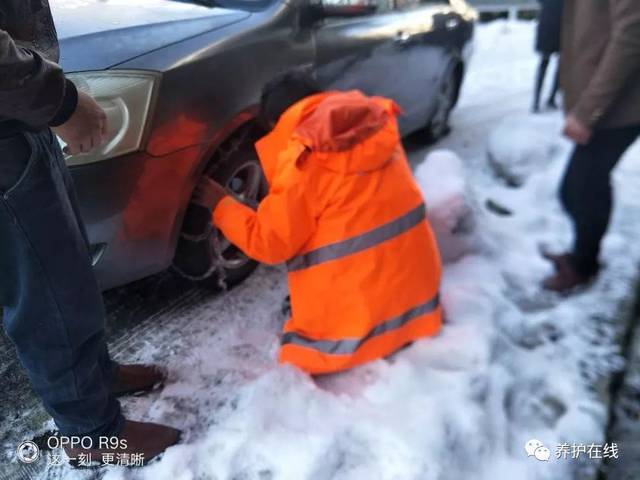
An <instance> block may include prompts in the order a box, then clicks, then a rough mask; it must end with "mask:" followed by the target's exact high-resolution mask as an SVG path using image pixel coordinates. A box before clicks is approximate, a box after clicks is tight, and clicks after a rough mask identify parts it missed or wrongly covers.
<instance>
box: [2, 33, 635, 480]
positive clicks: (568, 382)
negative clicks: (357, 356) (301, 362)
mask: <svg viewBox="0 0 640 480" xmlns="http://www.w3.org/2000/svg"><path fill="white" fill-rule="evenodd" d="M532 35H533V28H532V25H530V24H512V25H508V24H504V23H496V24H492V25H489V26H485V27H482V29H481V31H480V35H479V39H478V45H477V51H476V54H475V57H474V61H473V64H472V67H471V70H470V71H469V75H468V76H467V80H466V84H465V89H464V93H463V97H462V99H461V103H460V105H459V108H458V109H457V111H456V112H455V114H454V116H453V121H452V123H453V126H454V132H453V133H452V134H451V135H450V136H449V137H448V138H446V139H445V140H443V141H442V142H440V144H439V145H437V146H436V148H438V149H440V148H445V149H449V150H452V151H454V152H455V153H456V154H457V155H458V156H459V157H460V158H462V159H463V161H464V162H463V163H464V175H465V176H466V178H467V184H466V187H465V189H462V190H460V191H457V190H456V189H455V188H453V190H452V195H453V197H451V198H453V199H454V200H456V199H462V200H461V201H462V202H463V205H462V206H463V207H468V208H469V211H468V216H469V217H470V218H471V222H470V226H469V231H468V232H467V237H468V238H466V239H464V242H462V243H463V246H464V247H465V248H468V251H466V252H464V253H465V254H466V255H465V256H464V258H462V259H460V260H458V261H457V262H456V263H452V264H449V265H448V266H447V268H446V272H445V279H444V285H443V302H444V305H445V308H446V309H447V316H448V319H449V323H448V324H447V326H446V328H445V330H444V332H443V334H442V335H441V336H440V337H438V338H437V339H434V340H427V341H424V342H418V343H417V344H416V345H414V346H413V347H411V348H409V349H407V350H406V351H403V352H401V353H400V354H398V355H397V356H396V357H395V358H393V359H391V360H389V361H380V362H376V363H375V364H373V365H371V366H367V367H365V368H361V369H357V370H355V371H353V372H350V373H347V374H345V375H341V376H337V377H334V378H331V379H327V380H324V381H323V382H322V383H320V385H316V384H314V383H312V382H311V381H309V380H308V379H307V378H306V377H305V376H303V375H301V374H300V373H298V372H296V371H294V370H293V369H291V368H287V367H277V366H276V365H275V364H274V361H273V359H274V353H275V350H276V348H277V336H276V334H277V332H278V330H279V327H280V325H281V323H282V321H283V320H284V319H283V317H282V315H281V313H280V306H281V302H282V300H283V298H284V297H285V295H286V285H285V283H284V272H283V271H282V270H281V269H279V268H274V267H262V268H260V269H259V270H258V272H257V273H256V274H255V275H253V276H252V277H251V278H250V279H249V280H248V281H247V282H245V283H244V284H243V285H241V286H239V287H238V288H236V289H234V290H233V291H231V292H229V293H227V294H226V295H211V294H209V293H208V292H206V291H201V290H197V289H193V288H191V287H185V286H184V285H180V284H176V282H175V281H173V280H172V279H171V278H170V277H169V276H168V275H159V276H157V277H154V278H152V279H148V280H145V281H143V282H140V283H138V284H136V285H132V286H129V287H127V288H123V289H119V290H116V291H112V292H109V293H108V294H107V295H106V304H107V310H108V317H109V320H108V323H109V330H110V338H111V348H112V352H113V353H114V355H115V357H116V358H117V359H118V360H120V361H127V362H130V361H145V362H146V361H153V362H158V363H161V364H163V365H166V366H168V367H169V371H170V381H169V382H168V384H167V385H166V388H165V389H164V390H162V391H161V392H154V393H153V394H151V395H149V396H147V397H139V398H132V399H127V400H125V401H124V404H123V405H124V409H125V413H126V414H127V415H128V416H130V417H131V418H135V419H145V420H153V421H162V422H166V423H168V424H171V425H174V426H176V427H179V428H181V429H183V431H184V432H185V435H184V444H183V445H181V446H178V447H175V448H173V449H171V450H170V451H169V452H168V453H167V454H166V455H165V457H164V458H163V460H162V461H161V462H159V463H156V464H155V465H153V466H151V467H149V468H147V469H144V470H143V471H139V472H131V471H126V470H122V469H109V470H108V471H105V470H102V471H101V472H99V473H96V472H72V471H71V470H69V469H68V468H66V467H58V466H48V467H47V466H46V465H45V464H44V463H39V464H38V466H37V467H33V468H31V470H27V469H25V468H24V467H22V469H21V470H20V468H21V467H20V466H19V465H17V464H16V463H15V461H13V460H9V459H12V457H13V450H14V448H15V446H16V444H17V443H18V442H19V441H21V440H22V439H24V438H28V437H29V436H32V435H33V432H42V430H43V425H42V422H43V421H44V420H46V415H45V414H44V413H43V412H42V410H41V408H40V407H39V405H38V402H37V400H35V399H34V397H33V396H32V395H31V393H30V392H29V391H28V388H27V387H26V386H25V383H24V378H23V376H22V375H21V374H20V373H19V367H18V366H17V365H16V362H15V359H14V358H13V357H12V354H11V351H10V348H9V347H8V346H7V344H6V342H5V341H2V342H0V360H1V361H2V362H1V366H0V376H1V378H2V385H3V389H2V391H1V392H0V405H2V412H1V415H2V418H1V422H0V442H1V443H2V451H0V455H5V456H6V458H7V460H2V459H0V465H3V466H4V465H6V466H7V468H6V469H5V470H3V471H2V472H0V479H2V480H4V478H7V479H9V478H12V479H13V478H29V475H32V478H38V479H41V480H44V479H54V478H55V479H62V478H64V479H70V480H76V479H77V480H80V479H85V478H86V479H89V478H96V477H99V476H102V475H104V474H105V473H106V476H105V478H106V479H107V480H123V479H150V480H161V479H172V480H182V479H185V480H186V479H221V480H222V479H225V480H226V479H235V480H249V479H260V480H289V479H291V480H307V479H309V480H330V479H344V480H360V479H363V480H364V479H367V480H369V479H380V480H387V479H398V480H413V479H415V480H459V479H461V478H469V479H474V480H476V479H477V480H484V479H487V480H489V479H492V480H502V479H504V480H507V479H509V480H510V479H514V478H517V479H519V480H520V479H521V480H534V479H535V480H560V479H568V478H573V477H574V475H576V474H577V473H576V472H583V473H581V474H580V475H583V476H582V477H579V478H589V477H588V476H587V475H588V474H589V473H590V472H593V469H594V467H595V466H597V462H577V461H573V462H572V461H571V460H562V459H560V460H558V459H556V458H555V455H554V453H555V452H554V449H555V446H556V445H557V444H560V443H565V442H568V443H572V442H579V443H589V444H590V443H594V442H595V443H604V438H603V434H604V427H605V425H606V420H607V419H606V406H605V405H603V404H602V399H601V398H599V396H598V395H597V393H594V392H593V388H594V386H596V385H598V383H599V379H601V378H603V377H604V378H606V376H607V375H608V374H609V373H610V372H611V370H612V369H614V368H615V367H616V366H619V362H620V359H619V358H618V356H617V355H616V349H615V345H614V341H613V337H614V334H615V328H614V326H615V321H616V312H617V311H618V309H623V308H624V305H625V301H626V300H627V299H628V297H629V294H630V292H631V291H632V279H634V278H635V275H636V271H635V265H636V264H637V261H638V260H640V245H636V244H633V243H631V242H627V241H626V238H629V237H632V235H637V233H638V228H637V220H636V221H632V219H637V218H640V204H638V202H639V201H640V191H639V187H640V162H639V161H638V160H639V158H638V155H637V149H636V150H635V152H632V154H631V155H630V157H634V158H633V159H632V158H629V160H628V161H626V162H625V164H624V165H623V167H622V168H621V171H620V172H619V175H618V176H617V178H616V182H617V184H618V187H619V192H620V195H621V196H623V197H624V198H625V199H626V200H624V201H623V202H621V205H620V208H619V209H618V212H617V213H616V218H615V219H614V226H613V232H612V235H611V236H610V237H609V239H608V241H607V244H606V246H605V257H606V258H605V260H606V262H607V271H606V272H605V274H604V275H603V278H602V279H601V280H600V281H599V282H597V284H596V285H594V286H593V287H592V289H591V290H590V291H589V292H585V293H583V294H580V295H577V296H576V297H574V298H572V299H570V300H568V301H565V302H563V301H561V300H560V299H558V298H556V297H552V296H548V295H544V294H542V293H541V292H540V291H539V289H538V286H537V282H538V280H539V279H540V278H541V277H542V276H543V275H544V274H546V273H547V272H548V267H547V265H546V264H545V263H544V262H543V261H542V260H540V259H539V258H538V256H537V248H538V245H539V244H548V245H551V246H553V247H557V248H560V247H562V246H563V245H564V244H566V241H567V239H568V228H567V225H566V222H565V220H564V217H563V216H562V215H561V213H560V211H559V208H558V205H557V202H556V200H555V186H556V184H557V181H558V178H559V176H560V174H561V171H562V167H563V164H564V158H565V157H566V154H567V152H568V149H569V145H568V144H567V143H566V142H564V141H563V140H562V139H561V138H560V136H559V133H558V132H559V129H560V122H561V118H560V116H559V114H554V113H550V114H544V115H542V116H541V117H537V118H532V117H531V116H530V115H529V114H528V113H527V112H528V106H529V101H530V83H531V80H532V79H533V72H534V68H535V58H534V57H533V56H531V57H528V56H527V52H529V50H530V46H531V45H532V44H533V37H532ZM496 129H499V130H498V131H500V132H505V134H504V135H500V136H499V137H495V132H496ZM492 134H494V137H492ZM511 134H512V135H511ZM509 137H512V138H509ZM490 138H491V139H492V145H493V146H494V147H495V148H496V149H497V151H500V149H501V148H502V147H504V144H505V143H506V144H507V146H508V147H509V149H510V150H512V151H513V152H514V155H516V154H518V155H521V156H522V157H523V158H525V160H527V161H528V162H529V165H528V167H529V168H528V169H527V168H525V169H524V172H525V174H524V176H525V177H526V183H525V185H524V186H523V187H522V188H520V189H510V188H506V187H505V186H504V185H503V184H502V183H501V182H500V181H499V180H497V179H496V178H495V175H494V174H493V173H492V170H491V169H490V167H489V165H488V163H487V146H488V144H489V143H490V141H489V140H490ZM532 139H533V140H535V141H532ZM408 148H409V151H410V154H411V161H412V164H414V165H416V166H418V165H420V164H421V163H422V161H423V159H424V157H425V154H426V153H427V152H426V150H424V149H421V148H419V147H416V146H413V145H409V146H408ZM634 159H635V160H634ZM531 163H533V168H531ZM433 168H435V167H434V166H433V164H432V165H431V166H430V167H428V166H422V167H418V169H417V175H418V178H419V180H420V182H421V184H422V186H423V188H425V189H426V190H428V188H427V187H426V186H428V185H429V181H430V179H429V178H428V177H429V172H432V171H433ZM623 179H627V180H629V181H625V182H623V181H622V180H623ZM453 180H456V179H453ZM453 183H456V182H453ZM426 193H427V199H429V194H430V192H429V191H427V192H426ZM441 193H442V192H441ZM445 193H446V192H445ZM458 193H460V194H463V197H459V196H458V197H456V194H458ZM464 195H466V197H465V196H464ZM444 197H445V195H444V194H442V195H441V196H440V199H442V198H444ZM487 199H492V200H494V201H496V202H498V203H500V204H502V205H504V206H506V207H508V208H510V209H513V211H514V215H512V216H510V217H498V216H495V215H492V214H491V213H488V212H487V211H486V210H485V209H484V208H483V205H484V203H485V201H486V200H487ZM465 202H468V205H467V203H465ZM437 203H438V202H437V201H436V200H434V202H433V204H434V205H437ZM449 207H450V205H449V204H447V202H446V201H443V208H445V209H446V208H449ZM48 426H49V427H51V425H48ZM533 437H535V438H538V439H539V440H541V441H543V442H544V443H545V444H546V445H547V446H548V447H549V448H550V450H551V454H552V458H551V461H550V462H548V463H547V462H538V461H537V460H535V459H533V458H527V457H526V454H525V452H524V443H525V441H526V440H528V439H530V438H533ZM30 472H31V473H30Z"/></svg>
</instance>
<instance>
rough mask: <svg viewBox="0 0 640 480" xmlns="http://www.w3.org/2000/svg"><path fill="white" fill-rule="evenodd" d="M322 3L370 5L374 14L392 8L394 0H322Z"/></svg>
mask: <svg viewBox="0 0 640 480" xmlns="http://www.w3.org/2000/svg"><path fill="white" fill-rule="evenodd" d="M322 4H323V5H354V6H355V5H372V6H375V7H376V14H380V13H384V12H388V11H391V10H393V7H394V0H323V2H322Z"/></svg>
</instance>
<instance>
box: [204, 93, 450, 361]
mask: <svg viewBox="0 0 640 480" xmlns="http://www.w3.org/2000/svg"><path fill="white" fill-rule="evenodd" d="M397 113H398V107H397V106H396V105H395V103H393V102H392V101H390V100H386V99H382V98H376V97H374V98H368V97H365V96H364V95H362V94H361V93H360V92H356V91H353V92H346V93H338V92H330V93H323V94H319V95H314V96H312V97H309V98H307V99H304V100H303V101H301V102H299V103H297V104H296V105H294V106H292V107H291V108H290V109H289V110H287V111H286V112H285V113H284V114H283V115H282V117H281V118H280V121H279V122H278V124H277V125H276V127H275V129H274V130H273V131H272V132H271V133H270V134H269V135H267V136H266V137H265V138H263V139H262V140H260V141H259V142H258V143H257V144H256V149H257V151H258V154H259V156H260V161H261V163H262V166H263V169H264V172H265V175H266V177H267V181H268V182H269V194H268V195H267V197H266V198H265V199H264V200H263V201H262V202H261V203H260V205H259V207H258V210H257V211H256V212H254V211H253V210H251V209H250V208H248V207H246V206H244V205H242V204H241V203H239V202H237V201H236V200H234V199H233V198H231V197H226V198H225V199H223V200H222V201H221V202H220V203H219V204H218V206H217V208H216V210H215V212H214V222H215V224H216V225H217V226H218V227H219V228H220V229H221V230H222V232H223V233H224V235H225V236H226V237H227V238H228V239H229V240H230V241H231V242H232V243H234V244H235V245H237V246H238V247H239V248H240V249H242V251H244V252H245V253H246V254H247V255H248V256H250V257H252V258H255V259H257V260H259V261H261V262H265V263H282V262H286V264H287V269H288V271H289V274H288V276H289V289H290V293H291V307H292V317H291V319H290V320H289V321H288V322H287V323H286V324H285V327H284V335H283V338H282V347H281V349H280V360H281V361H282V362H288V363H292V364H295V365H297V366H298V367H300V368H302V369H304V370H306V371H308V372H310V373H326V372H333V371H338V370H343V369H347V368H350V367H353V366H355V365H358V364H361V363H364V362H367V361H370V360H374V359H377V358H381V357H385V356H387V355H389V354H391V353H393V352H394V351H396V350H397V349H399V348H401V347H402V346H404V345H406V344H407V343H409V342H411V341H413V340H416V339H418V338H421V337H425V336H430V335H434V334H436V333H437V332H438V330H439V329H440V325H441V310H440V305H439V300H438V289H439V285H440V273H441V267H440V259H439V255H438V250H437V246H436V242H435V238H434V235H433V233H432V231H431V228H430V226H429V224H428V222H427V220H426V210H425V208H426V207H425V205H424V203H423V202H424V200H423V198H422V195H421V193H420V191H419V189H418V187H417V185H416V184H415V182H414V180H413V176H412V173H411V170H410V168H409V165H408V162H407V159H406V156H405V153H404V151H403V149H402V145H401V142H400V136H399V133H398V127H397V123H396V118H395V117H396V114H397Z"/></svg>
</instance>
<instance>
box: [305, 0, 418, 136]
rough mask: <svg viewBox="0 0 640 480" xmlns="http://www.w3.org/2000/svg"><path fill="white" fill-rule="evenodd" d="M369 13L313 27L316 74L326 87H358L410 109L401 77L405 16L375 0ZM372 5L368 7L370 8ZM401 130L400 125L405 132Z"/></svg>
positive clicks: (358, 1) (359, 1) (335, 0)
mask: <svg viewBox="0 0 640 480" xmlns="http://www.w3.org/2000/svg"><path fill="white" fill-rule="evenodd" d="M367 1H368V0H323V2H324V3H323V6H324V7H329V8H331V7H332V6H339V7H344V6H345V5H352V6H354V8H357V7H359V6H362V5H363V3H364V2H367ZM374 2H375V3H374V4H373V5H375V9H372V11H371V13H370V14H369V15H364V16H355V17H351V18H341V17H331V16H330V17H325V18H324V19H322V20H318V21H316V23H315V27H314V30H315V33H314V35H315V44H316V61H315V73H316V76H317V78H318V80H319V82H320V84H321V86H322V87H323V88H325V89H338V90H349V89H359V90H362V91H363V92H364V93H366V94H368V95H380V96H384V97H387V98H391V99H393V100H395V101H397V102H398V103H399V104H400V105H401V107H403V108H404V109H406V108H409V107H410V105H409V104H408V103H407V99H408V96H407V95H406V93H405V92H403V88H404V87H403V84H402V82H399V81H398V79H399V77H401V76H403V75H405V74H406V68H407V65H406V62H407V59H408V57H407V56H406V53H407V52H406V50H405V48H404V42H405V38H406V35H407V32H405V25H404V23H405V22H406V17H405V16H404V15H403V14H401V13H399V12H397V11H395V9H394V4H393V0H374ZM369 5H370V4H369ZM402 128H403V125H402V121H401V129H402Z"/></svg>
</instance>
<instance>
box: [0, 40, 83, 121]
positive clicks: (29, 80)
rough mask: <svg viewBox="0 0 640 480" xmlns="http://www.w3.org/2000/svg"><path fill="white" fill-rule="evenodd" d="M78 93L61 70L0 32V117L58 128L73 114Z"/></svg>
mask: <svg viewBox="0 0 640 480" xmlns="http://www.w3.org/2000/svg"><path fill="white" fill-rule="evenodd" d="M77 101H78V93H77V90H76V88H75V87H74V85H73V83H71V82H70V81H68V80H66V79H65V76H64V73H63V72H62V69H61V68H60V67H59V66H58V65H57V64H55V63H53V62H50V61H48V60H46V59H45V58H43V57H42V56H41V55H39V54H38V53H37V52H35V51H32V50H28V49H25V48H21V47H19V46H18V45H16V43H15V42H14V41H13V39H12V38H11V36H10V35H9V34H8V33H7V32H6V31H4V30H0V117H1V118H3V119H11V120H18V121H20V122H23V123H25V124H27V125H29V126H31V127H36V128H37V127H44V126H46V125H52V126H57V125H61V124H62V123H64V122H66V121H67V120H68V119H69V117H70V116H71V115H72V114H73V112H74V110H75V108H76V105H77Z"/></svg>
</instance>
